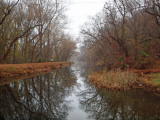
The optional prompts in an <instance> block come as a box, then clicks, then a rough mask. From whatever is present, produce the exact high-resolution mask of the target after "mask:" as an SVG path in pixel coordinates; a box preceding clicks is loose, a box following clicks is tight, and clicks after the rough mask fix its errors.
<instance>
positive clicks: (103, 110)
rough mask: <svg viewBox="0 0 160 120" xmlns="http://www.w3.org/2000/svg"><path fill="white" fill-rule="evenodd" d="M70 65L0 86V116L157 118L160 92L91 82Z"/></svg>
mask: <svg viewBox="0 0 160 120" xmlns="http://www.w3.org/2000/svg"><path fill="white" fill-rule="evenodd" d="M86 74H87V72H86V69H84V67H82V66H81V67H78V66H76V65H73V66H71V67H68V68H63V69H59V70H54V71H52V72H50V73H47V74H42V75H39V76H36V77H32V78H29V79H24V80H19V81H15V82H11V83H10V84H5V85H1V86H0V120H110V119H111V120H158V119H160V96H158V95H156V94H155V93H150V92H146V91H144V90H142V89H137V90H130V91H125V92H113V91H112V92H111V91H105V90H100V89H97V88H95V87H94V86H91V85H90V84H89V83H88V81H87V78H86Z"/></svg>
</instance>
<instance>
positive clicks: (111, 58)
mask: <svg viewBox="0 0 160 120" xmlns="http://www.w3.org/2000/svg"><path fill="white" fill-rule="evenodd" d="M81 35H82V38H83V40H84V41H83V46H82V47H81V52H82V53H81V56H82V57H81V60H85V61H88V62H90V63H93V64H96V65H100V66H103V67H104V68H107V69H113V68H119V67H121V69H125V68H137V69H145V68H147V67H148V66H150V65H153V64H154V63H155V60H159V59H160V1H159V0H113V1H112V3H107V2H106V4H105V5H104V8H103V11H102V12H101V13H98V14H97V15H96V16H94V17H92V18H91V19H90V21H89V22H87V23H86V24H85V25H84V27H83V28H82V30H81Z"/></svg>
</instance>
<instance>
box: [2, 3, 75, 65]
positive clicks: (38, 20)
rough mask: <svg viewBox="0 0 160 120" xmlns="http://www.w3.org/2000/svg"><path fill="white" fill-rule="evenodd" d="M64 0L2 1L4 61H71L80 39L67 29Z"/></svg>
mask: <svg viewBox="0 0 160 120" xmlns="http://www.w3.org/2000/svg"><path fill="white" fill-rule="evenodd" d="M65 10H66V6H65V4H64V1H62V0H7V1H6V0H1V1H0V63H14V64H16V63H30V62H31V63H32V62H49V61H51V59H53V61H67V60H69V59H70V57H71V56H72V55H73V53H74V50H75V49H76V42H75V41H73V38H72V37H71V36H70V35H68V34H66V33H65V32H64V30H65V26H66V24H67V20H66V16H65Z"/></svg>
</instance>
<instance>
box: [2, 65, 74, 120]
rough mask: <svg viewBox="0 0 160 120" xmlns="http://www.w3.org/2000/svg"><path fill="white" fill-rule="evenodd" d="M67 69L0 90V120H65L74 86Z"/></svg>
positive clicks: (71, 72) (3, 87)
mask: <svg viewBox="0 0 160 120" xmlns="http://www.w3.org/2000/svg"><path fill="white" fill-rule="evenodd" d="M76 84H77V83H76V77H75V75H74V73H73V71H72V70H71V69H69V68H64V69H61V70H55V71H53V72H51V73H48V74H45V75H40V76H37V77H33V78H30V79H25V80H21V81H17V82H13V83H10V84H8V85H3V86H0V106H1V107H0V119H6V120H10V119H12V120H13V119H14V120H22V119H37V120H43V119H47V120H48V119H53V120H65V119H66V118H67V115H68V111H70V110H71V107H70V106H69V104H70V101H67V100H66V97H67V96H69V95H70V94H71V92H72V89H73V87H74V86H75V85H76Z"/></svg>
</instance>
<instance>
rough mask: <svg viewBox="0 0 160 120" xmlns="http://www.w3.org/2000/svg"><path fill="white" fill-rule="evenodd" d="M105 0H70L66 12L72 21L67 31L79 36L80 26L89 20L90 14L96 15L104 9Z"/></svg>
mask: <svg viewBox="0 0 160 120" xmlns="http://www.w3.org/2000/svg"><path fill="white" fill-rule="evenodd" d="M105 1H107V0H70V5H69V6H68V11H67V12H66V15H67V17H68V20H69V22H70V24H69V25H68V30H67V31H69V33H71V34H72V35H74V36H75V37H77V36H78V33H79V31H80V27H81V26H82V25H83V24H84V23H85V22H86V21H87V20H88V17H89V16H94V15H95V14H97V13H99V12H100V11H102V9H103V6H104V3H105Z"/></svg>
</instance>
